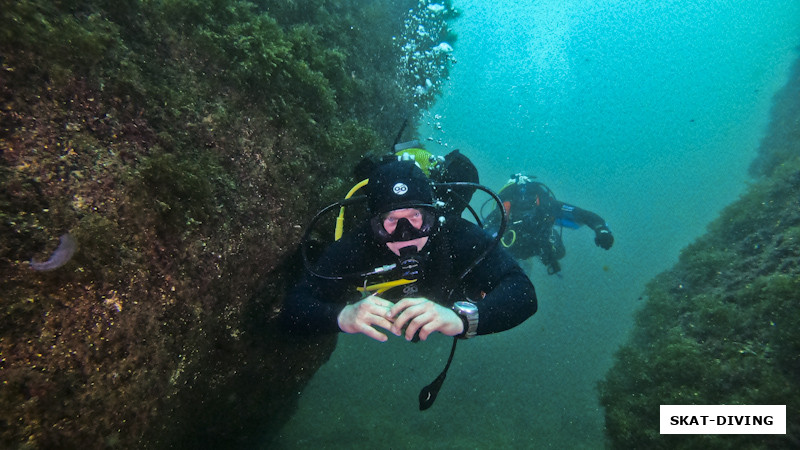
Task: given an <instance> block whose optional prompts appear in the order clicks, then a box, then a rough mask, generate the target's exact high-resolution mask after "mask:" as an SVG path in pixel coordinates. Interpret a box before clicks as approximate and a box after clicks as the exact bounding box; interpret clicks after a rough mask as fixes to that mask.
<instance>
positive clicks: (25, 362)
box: [0, 0, 452, 448]
mask: <svg viewBox="0 0 800 450" xmlns="http://www.w3.org/2000/svg"><path fill="white" fill-rule="evenodd" d="M6 3H9V2H6ZM302 3H303V5H301V6H302V7H301V6H297V5H294V3H293V2H289V3H286V4H282V6H276V7H271V6H270V7H267V6H259V5H258V4H255V3H250V2H247V1H237V0H223V1H219V0H214V1H212V0H196V1H192V2H189V3H186V4H185V3H184V2H96V1H77V2H69V5H64V4H61V3H59V2H55V3H54V2H49V1H37V0H32V1H20V2H10V3H9V4H7V5H4V7H3V17H4V19H8V23H7V24H5V25H4V27H2V30H0V36H2V39H1V40H0V64H2V70H0V105H2V116H1V117H0V125H2V127H0V129H1V130H2V131H0V273H1V274H2V277H0V306H1V307H2V310H1V311H2V317H1V318H0V380H2V389H1V390H0V447H3V448H109V447H112V448H113V447H119V448H168V447H169V448H236V447H240V448H252V447H253V446H254V445H255V443H257V442H259V441H260V440H261V438H262V437H263V436H264V435H268V434H269V433H271V432H273V431H275V430H276V429H277V428H278V427H280V426H281V425H282V423H283V422H284V421H285V420H286V419H287V418H288V416H289V415H290V414H291V411H292V408H293V407H294V405H295V402H296V399H297V396H298V393H299V392H300V391H301V390H302V388H303V386H304V384H305V383H306V382H307V381H308V379H309V378H310V377H311V376H312V375H313V373H314V371H315V370H316V369H317V368H318V367H319V366H320V365H321V364H323V363H324V362H325V360H326V359H327V358H328V356H329V354H330V352H331V351H332V350H333V348H334V346H335V341H336V338H335V336H321V337H310V338H299V337H287V336H286V335H285V334H284V333H283V332H282V330H281V329H280V328H279V327H278V326H277V324H276V318H277V316H278V315H279V313H280V305H281V301H282V298H283V294H284V292H285V290H286V289H287V287H288V286H290V285H291V284H292V283H293V282H294V281H295V278H296V276H297V274H298V273H302V264H301V263H300V262H299V261H298V259H297V257H296V256H295V251H296V248H297V244H298V241H299V239H300V236H301V234H302V232H303V228H304V227H305V225H306V223H307V221H308V220H309V219H310V217H311V216H312V215H313V213H314V212H315V211H316V210H317V209H318V208H319V207H321V206H322V205H323V204H326V203H329V202H331V201H333V200H334V199H335V198H337V197H338V196H341V195H343V193H344V192H346V190H347V189H348V188H349V187H350V184H351V180H350V167H352V166H353V165H354V164H355V163H356V162H357V161H358V160H359V159H360V158H361V157H362V155H363V154H364V153H365V152H366V151H367V150H372V149H380V148H388V147H389V144H390V143H391V139H393V138H394V135H395V134H396V132H397V128H398V127H399V125H400V123H401V121H402V118H403V117H404V116H406V117H407V116H410V117H411V118H412V119H413V118H415V117H416V115H417V114H418V113H419V108H422V107H424V105H420V104H419V103H417V104H416V105H415V103H414V102H418V101H419V99H415V98H411V97H409V96H407V95H406V94H405V91H404V90H403V89H400V87H399V81H398V76H400V75H398V74H399V73H401V71H399V70H397V67H396V65H397V64H400V63H402V61H403V57H402V49H400V48H398V47H396V46H392V45H391V44H390V43H391V42H392V36H393V35H400V34H402V33H403V26H404V21H403V15H404V13H405V12H407V11H409V9H414V8H420V7H424V5H422V4H420V5H422V6H420V5H418V2H416V1H413V2H410V1H407V2H390V3H391V5H383V6H377V5H370V6H367V7H363V2H358V1H343V2H335V4H332V3H331V2H325V1H322V0H313V1H309V2H302ZM381 3H382V2H381ZM308 11H313V14H309V13H308ZM447 17H448V16H447V15H442V16H441V17H439V19H438V22H436V23H438V24H439V25H440V29H439V30H438V31H437V33H443V34H448V31H447V27H446V25H445V22H444V20H445V19H446V18H447ZM450 17H452V14H450ZM367 24H374V26H367ZM438 57H441V56H438ZM440 62H442V61H440ZM439 67H441V66H439ZM438 75H439V76H442V77H444V76H446V75H447V73H446V70H445V71H443V72H441V73H439V74H438ZM431 76H433V75H431ZM437 81H438V80H437ZM376 111H384V114H382V115H381V114H376ZM67 233H68V235H69V236H70V237H71V238H70V239H71V240H70V241H68V243H70V244H75V245H74V246H72V245H69V246H68V247H66V248H64V247H62V251H61V252H57V253H56V255H57V256H58V258H57V259H56V260H53V262H52V264H49V265H47V266H45V267H47V268H48V269H52V270H47V271H37V270H33V269H34V268H36V267H35V266H34V267H32V266H31V264H30V261H31V260H35V261H48V258H50V257H51V256H52V255H53V254H54V251H55V250H56V249H57V248H58V245H59V237H60V236H63V235H66V234H67ZM63 250H70V252H69V253H70V255H69V256H70V257H69V258H66V256H67V253H65V252H64V251H63Z"/></svg>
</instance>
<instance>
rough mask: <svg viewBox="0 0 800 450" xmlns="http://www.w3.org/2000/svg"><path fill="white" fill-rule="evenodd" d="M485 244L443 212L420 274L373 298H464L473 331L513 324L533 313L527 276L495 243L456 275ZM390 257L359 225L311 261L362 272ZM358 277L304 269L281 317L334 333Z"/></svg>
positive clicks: (297, 327) (296, 326)
mask: <svg viewBox="0 0 800 450" xmlns="http://www.w3.org/2000/svg"><path fill="white" fill-rule="evenodd" d="M491 243H492V238H491V237H490V236H488V235H487V234H486V233H485V232H484V231H483V230H482V229H480V228H479V227H477V226H476V225H475V224H473V223H471V222H468V221H466V220H463V219H460V218H459V219H453V218H450V219H448V220H447V222H446V223H445V224H444V225H442V226H440V229H439V230H437V231H436V233H435V234H434V235H433V236H431V237H430V238H429V240H428V243H427V244H426V245H425V247H424V248H423V251H422V252H421V254H420V255H419V256H420V258H421V261H422V264H421V266H422V274H421V276H420V277H419V278H418V279H417V282H416V283H414V284H412V285H406V286H398V287H394V288H392V289H390V290H389V291H387V292H385V293H383V294H380V297H382V298H386V299H387V300H390V301H397V300H399V299H401V298H403V297H425V298H427V299H429V300H432V301H435V302H437V303H439V304H441V305H443V306H446V307H450V306H451V305H452V304H453V303H454V302H456V301H459V300H464V299H465V297H467V298H469V299H471V301H473V302H474V303H475V304H477V305H478V311H479V321H478V330H477V333H478V334H489V333H495V332H498V331H503V330H507V329H509V328H512V327H515V326H517V325H519V324H520V323H522V322H523V321H525V320H526V319H527V318H528V317H530V316H532V315H533V314H534V313H535V312H536V308H537V302H536V293H535V291H534V288H533V284H532V283H531V281H530V279H528V277H527V275H525V273H524V272H523V271H522V269H520V267H519V265H517V263H516V261H514V259H513V258H512V257H511V255H509V254H508V253H507V252H506V251H505V250H504V249H502V248H501V246H499V245H498V246H496V247H494V249H493V250H492V251H491V252H490V253H489V254H488V255H487V256H486V257H485V258H484V259H483V260H482V261H481V262H480V263H479V264H478V265H477V266H476V267H475V268H473V269H472V270H471V271H469V273H468V274H467V275H466V276H465V277H464V278H463V280H459V278H460V276H461V274H462V273H463V272H464V271H465V270H466V269H467V267H468V266H470V264H471V263H472V262H473V261H474V260H475V259H476V257H478V256H479V255H480V254H481V253H482V252H483V251H484V249H486V248H487V246H489V245H491ZM398 259H399V258H398V256H397V255H395V254H394V253H392V252H391V251H390V250H389V249H388V248H387V247H386V245H385V244H382V243H379V242H378V241H376V240H375V238H374V237H373V234H372V231H371V230H370V227H369V225H368V224H365V225H364V226H362V227H360V228H358V229H356V230H353V231H351V232H349V233H346V234H345V235H344V236H343V237H342V239H340V240H339V241H336V242H334V243H333V244H331V245H330V246H329V247H328V248H327V249H326V251H325V252H324V253H323V255H322V257H321V258H320V260H319V262H318V263H317V264H316V265H315V267H316V271H317V272H318V273H320V274H322V275H342V274H351V273H363V272H367V271H369V270H371V269H374V268H376V267H380V266H382V265H387V264H392V263H396V262H397V261H398ZM391 275H393V276H390V278H389V279H391V280H393V279H399V278H400V275H399V274H398V273H396V272H395V273H394V274H391ZM381 281H384V280H383V279H377V278H375V277H372V278H369V279H367V280H366V284H367V285H369V284H372V283H376V282H381ZM364 284H365V280H364V279H363V278H349V279H344V280H328V279H323V278H319V277H315V276H313V275H311V274H306V275H305V277H304V278H303V280H302V282H301V283H300V284H299V285H297V286H296V287H295V288H294V289H292V290H291V292H290V293H289V295H288V296H287V298H286V302H285V305H284V310H283V318H284V323H285V324H286V325H288V326H289V327H290V328H291V329H292V330H294V331H298V332H307V333H334V332H337V331H339V326H338V323H337V317H338V315H339V313H340V312H341V311H342V309H343V308H344V307H345V305H346V304H348V303H355V302H357V301H358V300H360V299H361V298H362V296H361V293H359V292H358V291H357V290H356V287H357V286H362V285H364ZM414 289H417V291H416V292H414ZM404 290H405V291H406V292H403V291H404ZM451 291H452V294H451Z"/></svg>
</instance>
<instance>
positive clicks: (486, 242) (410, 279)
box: [283, 161, 537, 408]
mask: <svg viewBox="0 0 800 450" xmlns="http://www.w3.org/2000/svg"><path fill="white" fill-rule="evenodd" d="M366 187H367V201H368V208H369V212H370V214H371V216H372V217H371V219H370V220H369V221H368V222H367V223H364V224H362V226H360V227H358V228H356V229H354V230H352V231H350V232H348V233H345V234H344V236H343V237H342V238H341V239H340V240H337V241H335V242H334V243H332V244H331V245H330V246H329V247H328V248H327V249H326V250H325V251H324V253H323V254H322V256H321V257H320V259H319V260H318V261H317V263H316V264H315V269H314V270H313V273H308V274H306V276H305V278H304V279H303V280H302V282H301V283H300V284H299V285H297V286H296V287H295V288H294V289H293V290H292V291H291V292H290V293H289V295H288V296H287V299H286V302H285V305H284V306H285V307H284V310H283V318H284V321H285V323H286V324H287V325H288V326H289V327H290V328H291V329H293V330H295V331H301V332H307V333H335V332H338V331H344V332H347V333H363V334H365V335H367V336H369V337H371V338H373V339H376V340H378V341H386V340H387V339H388V338H387V336H386V335H385V334H384V333H382V332H381V331H379V329H384V330H388V331H390V332H391V333H393V334H395V335H397V336H400V335H404V336H405V338H406V339H407V340H412V339H414V338H415V337H417V335H418V338H419V339H420V340H425V339H426V338H427V337H428V336H429V335H430V334H431V333H433V332H437V331H438V332H440V333H442V334H445V335H448V336H458V337H462V338H470V337H473V336H475V335H480V334H488V333H495V332H499V331H503V330H507V329H509V328H512V327H514V326H517V325H519V324H520V323H522V322H523V321H525V320H526V319H527V318H528V317H530V316H532V315H533V314H534V313H535V312H536V308H537V301H536V293H535V291H534V287H533V285H532V284H531V282H530V280H529V279H528V277H527V276H526V275H525V273H524V272H523V271H522V269H520V267H519V265H518V264H517V263H516V261H515V260H514V259H513V258H512V257H511V256H510V255H509V254H508V252H506V251H505V250H504V249H502V248H501V247H500V246H493V243H494V242H493V239H492V237H491V236H489V235H487V234H486V233H485V232H484V231H483V230H482V229H481V228H479V227H478V226H476V225H475V224H473V223H471V222H468V221H466V220H464V219H461V218H460V217H454V216H453V215H449V217H447V218H446V219H443V218H442V217H443V216H440V215H439V214H438V213H437V207H436V206H434V201H433V191H432V188H431V184H430V182H429V180H428V179H427V178H426V176H425V175H424V173H423V172H422V170H420V168H419V167H417V166H416V165H415V164H414V163H413V162H412V161H395V162H390V163H386V164H383V165H381V166H379V167H377V168H376V169H375V171H374V172H373V173H372V174H371V176H370V177H369V182H368V184H367V186H366ZM485 251H486V252H488V253H486V254H485V255H483V253H485ZM390 268H391V269H390ZM339 274H360V275H358V276H357V277H351V276H340V275H339ZM357 288H360V289H361V291H362V292H361V293H359V291H358V290H357ZM454 348H455V347H454ZM451 357H452V355H451ZM448 365H449V363H448ZM420 401H421V402H422V398H421V400H420ZM431 402H432V400H431ZM421 408H422V406H421Z"/></svg>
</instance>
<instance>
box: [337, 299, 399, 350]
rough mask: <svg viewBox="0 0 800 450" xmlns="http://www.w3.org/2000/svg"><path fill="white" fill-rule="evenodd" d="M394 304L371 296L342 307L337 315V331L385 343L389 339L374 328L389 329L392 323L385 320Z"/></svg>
mask: <svg viewBox="0 0 800 450" xmlns="http://www.w3.org/2000/svg"><path fill="white" fill-rule="evenodd" d="M392 306H394V303H392V302H390V301H388V300H384V299H382V298H380V297H375V296H374V295H371V296H369V297H367V298H364V299H362V300H361V301H359V302H357V303H353V304H352V305H347V306H345V307H344V309H343V310H342V312H340V313H339V317H338V318H337V322H338V323H339V329H341V330H342V331H344V332H345V333H350V334H355V333H364V334H365V335H367V336H369V337H371V338H372V339H375V340H377V341H381V342H386V341H387V340H388V339H389V338H388V337H386V335H385V334H383V333H381V332H380V331H378V330H376V329H375V328H374V327H376V326H377V327H381V328H384V329H387V330H388V329H389V328H391V326H392V322H391V321H390V320H389V319H388V318H387V316H388V312H389V310H390V308H391V307H392Z"/></svg>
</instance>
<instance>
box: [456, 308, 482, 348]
mask: <svg viewBox="0 0 800 450" xmlns="http://www.w3.org/2000/svg"><path fill="white" fill-rule="evenodd" d="M453 311H455V312H456V314H458V316H459V317H461V320H463V321H464V332H463V333H461V334H460V335H459V336H458V337H460V338H462V339H469V338H471V337H475V335H476V334H478V307H477V306H476V305H475V303H472V302H467V301H462V302H455V303H453Z"/></svg>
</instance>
